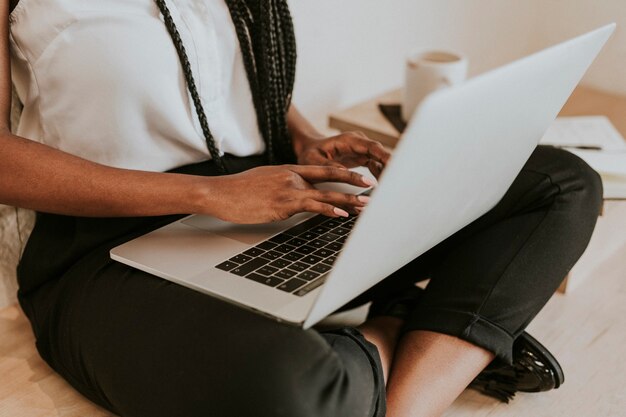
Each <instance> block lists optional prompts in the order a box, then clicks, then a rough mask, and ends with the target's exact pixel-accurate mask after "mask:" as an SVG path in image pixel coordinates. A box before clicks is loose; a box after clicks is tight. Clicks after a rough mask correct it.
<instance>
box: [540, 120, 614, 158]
mask: <svg viewBox="0 0 626 417" xmlns="http://www.w3.org/2000/svg"><path fill="white" fill-rule="evenodd" d="M540 143H541V144H544V145H553V146H559V147H577V146H594V147H596V146H597V147H599V148H601V149H602V150H603V151H611V152H613V151H626V141H625V140H624V138H623V137H622V135H620V133H619V132H618V131H617V129H615V126H613V124H612V123H611V121H610V120H609V119H608V118H607V117H605V116H577V117H559V118H558V119H556V120H555V121H554V122H553V123H552V126H550V128H549V129H548V131H547V132H546V134H545V135H544V136H543V139H541V141H540Z"/></svg>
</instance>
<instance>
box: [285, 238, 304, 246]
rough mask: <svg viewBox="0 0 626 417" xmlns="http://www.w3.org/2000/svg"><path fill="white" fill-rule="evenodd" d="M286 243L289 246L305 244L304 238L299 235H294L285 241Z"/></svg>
mask: <svg viewBox="0 0 626 417" xmlns="http://www.w3.org/2000/svg"><path fill="white" fill-rule="evenodd" d="M287 244H288V245H291V246H302V245H306V240H304V239H300V238H299V237H294V238H293V239H291V240H290V241H289V242H287Z"/></svg>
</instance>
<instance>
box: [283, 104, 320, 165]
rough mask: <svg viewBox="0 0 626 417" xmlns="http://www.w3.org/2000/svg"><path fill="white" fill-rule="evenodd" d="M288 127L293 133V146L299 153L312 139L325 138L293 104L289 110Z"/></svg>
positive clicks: (297, 153)
mask: <svg viewBox="0 0 626 417" xmlns="http://www.w3.org/2000/svg"><path fill="white" fill-rule="evenodd" d="M287 127H288V128H289V133H291V139H292V142H293V148H294V151H295V153H296V155H299V154H300V152H301V151H302V148H303V147H304V145H305V144H306V143H307V142H308V141H311V140H316V139H323V138H324V135H323V134H321V133H320V132H319V131H318V130H317V129H316V128H315V127H314V126H313V125H312V124H311V123H310V122H309V121H308V120H307V119H306V118H305V117H304V116H303V115H302V114H301V113H300V112H299V111H298V109H297V108H296V107H295V106H294V105H293V104H292V105H291V107H289V111H288V112H287Z"/></svg>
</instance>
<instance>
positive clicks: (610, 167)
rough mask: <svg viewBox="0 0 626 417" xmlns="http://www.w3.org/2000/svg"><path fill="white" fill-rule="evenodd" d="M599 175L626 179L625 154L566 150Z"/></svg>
mask: <svg viewBox="0 0 626 417" xmlns="http://www.w3.org/2000/svg"><path fill="white" fill-rule="evenodd" d="M568 150H569V151H570V152H572V153H573V154H575V155H578V156H579V157H581V158H582V159H584V160H585V162H587V163H588V164H589V165H590V166H591V168H593V169H595V170H596V171H598V172H600V173H603V174H604V173H605V174H611V175H617V176H624V177H626V152H601V151H584V150H578V149H568Z"/></svg>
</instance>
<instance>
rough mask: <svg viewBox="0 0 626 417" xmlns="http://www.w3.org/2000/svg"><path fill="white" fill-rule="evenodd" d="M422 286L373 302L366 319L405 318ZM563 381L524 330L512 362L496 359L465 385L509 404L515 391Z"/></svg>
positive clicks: (547, 387) (551, 360) (535, 389)
mask: <svg viewBox="0 0 626 417" xmlns="http://www.w3.org/2000/svg"><path fill="white" fill-rule="evenodd" d="M423 292H424V290H423V289H421V288H419V287H410V288H407V289H406V290H404V291H400V292H398V293H397V295H396V296H393V297H390V298H389V299H388V300H385V301H377V302H374V303H372V305H371V307H370V311H369V314H368V318H372V317H377V316H392V317H397V318H400V319H402V320H406V319H407V318H408V316H409V315H410V314H411V312H412V311H413V310H414V309H415V308H416V306H417V303H418V302H419V299H420V298H421V295H422V293H423ZM563 382H565V376H564V374H563V369H562V368H561V365H560V364H559V362H558V361H557V360H556V358H555V357H554V355H552V354H551V353H550V351H549V350H548V349H547V348H546V347H545V346H543V345H542V344H541V343H539V342H538V341H537V339H535V338H534V337H532V336H531V335H530V334H528V333H526V332H524V333H522V334H521V335H520V336H519V337H518V338H517V339H516V340H515V342H513V364H512V365H508V364H506V363H504V362H502V361H501V360H500V359H495V360H494V361H493V362H491V364H489V366H487V367H486V368H485V369H484V370H483V371H482V372H481V373H480V374H479V375H478V376H477V377H476V378H475V379H474V380H473V381H472V383H471V384H470V385H469V386H468V388H471V389H474V390H476V391H479V392H481V393H482V394H484V395H487V396H490V397H493V398H496V399H497V400H499V401H502V402H504V403H508V402H509V401H511V400H512V399H513V397H515V393H516V392H518V391H519V392H545V391H550V390H552V389H557V388H559V387H560V386H561V385H562V384H563Z"/></svg>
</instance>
